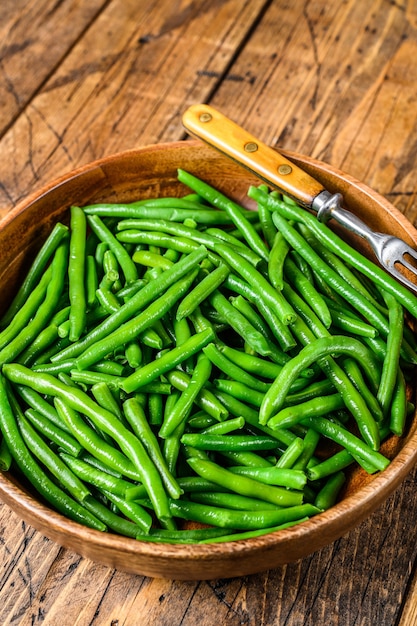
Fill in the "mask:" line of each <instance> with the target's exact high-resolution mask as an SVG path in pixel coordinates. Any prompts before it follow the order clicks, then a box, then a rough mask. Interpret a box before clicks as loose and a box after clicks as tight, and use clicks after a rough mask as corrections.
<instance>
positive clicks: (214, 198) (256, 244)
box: [178, 169, 269, 261]
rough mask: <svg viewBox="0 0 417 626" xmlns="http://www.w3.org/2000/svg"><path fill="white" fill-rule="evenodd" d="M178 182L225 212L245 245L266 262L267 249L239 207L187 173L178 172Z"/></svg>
mask: <svg viewBox="0 0 417 626" xmlns="http://www.w3.org/2000/svg"><path fill="white" fill-rule="evenodd" d="M178 180H179V181H180V182H182V183H184V185H187V186H188V187H190V188H191V189H193V190H194V191H196V192H197V193H198V194H199V195H200V196H202V197H203V198H204V199H205V200H207V202H209V203H210V204H211V205H213V206H215V207H216V208H218V209H221V210H223V211H225V212H226V213H227V214H228V215H229V216H230V218H231V219H232V221H233V223H234V224H235V226H236V227H237V228H238V230H239V231H240V232H241V234H242V236H243V237H244V238H245V240H246V242H247V244H248V245H249V247H250V248H252V249H253V250H254V251H255V252H256V253H257V254H259V256H260V257H262V258H263V259H264V260H265V261H267V260H268V256H269V255H268V249H267V247H266V246H265V244H264V242H263V241H262V239H261V238H260V236H259V235H258V233H257V232H256V230H255V229H254V228H253V226H252V225H251V223H250V222H249V221H248V220H247V219H246V217H245V216H244V214H243V213H242V209H241V207H240V206H239V205H238V204H236V203H235V202H233V201H232V200H230V199H229V198H227V197H226V196H224V195H223V194H221V193H220V192H219V191H217V190H216V189H214V188H213V187H211V186H210V185H208V184H207V183H204V182H203V181H202V180H200V179H198V178H196V177H195V176H193V175H192V174H190V173H189V172H185V171H184V170H181V169H179V170H178Z"/></svg>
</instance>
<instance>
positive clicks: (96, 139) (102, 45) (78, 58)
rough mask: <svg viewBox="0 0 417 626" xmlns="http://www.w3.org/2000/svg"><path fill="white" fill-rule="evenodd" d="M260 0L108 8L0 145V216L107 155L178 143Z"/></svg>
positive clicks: (132, 3)
mask: <svg viewBox="0 0 417 626" xmlns="http://www.w3.org/2000/svg"><path fill="white" fill-rule="evenodd" d="M264 4H265V0H251V1H250V2H249V1H246V2H244V3H242V2H241V1H240V0H233V1H231V0H229V1H225V0H215V1H214V2H207V1H205V0H197V1H194V2H185V3H183V2H160V1H158V0H153V1H151V2H146V3H145V2H137V0H113V1H112V2H110V3H108V6H107V7H106V10H103V11H102V12H101V13H100V15H99V16H98V17H97V19H96V20H95V22H94V24H92V26H91V27H90V28H89V29H88V30H87V31H86V32H85V34H84V36H83V37H82V38H81V39H80V41H78V42H77V44H76V45H74V47H73V48H72V49H70V50H68V54H67V56H66V57H65V58H64V59H63V60H62V63H61V64H60V65H59V67H58V68H57V70H56V72H54V73H53V75H52V76H51V77H50V78H49V80H48V81H47V82H46V83H45V84H44V85H43V87H42V90H41V91H40V92H39V93H37V94H36V95H35V96H34V98H33V99H32V100H31V101H30V102H29V103H28V105H27V106H26V107H25V110H24V112H23V113H22V114H21V115H20V116H19V117H18V118H17V119H16V121H15V123H14V124H13V126H12V128H11V129H10V130H9V131H8V132H7V133H6V134H5V135H4V137H3V138H2V139H1V140H0V156H5V155H6V154H7V155H8V157H9V158H8V165H7V166H6V167H4V168H3V170H2V173H1V179H0V212H1V211H3V214H4V211H5V210H7V209H9V208H10V207H11V205H13V204H15V203H16V202H17V201H18V200H19V199H20V198H22V197H23V196H25V195H26V194H27V193H28V192H29V191H30V190H31V189H32V188H33V186H34V185H39V184H40V183H41V182H46V181H47V180H49V179H51V178H54V177H56V176H57V175H59V174H62V173H64V172H67V171H69V170H71V169H73V168H74V167H77V166H78V165H82V164H84V163H87V162H88V161H91V160H94V159H96V158H100V157H102V156H105V155H107V154H111V153H113V152H118V151H120V150H126V149H129V148H134V147H138V146H139V145H145V144H149V143H157V142H160V141H170V140H173V139H179V138H180V137H182V136H183V134H184V132H183V130H182V127H181V122H180V112H181V111H182V109H184V108H185V106H186V105H187V104H191V103H192V102H195V101H203V100H206V99H207V98H209V97H210V94H211V91H212V90H213V86H215V85H216V83H217V82H218V80H219V78H218V77H219V76H222V75H223V73H224V72H225V71H226V70H227V68H228V66H229V64H230V63H231V61H232V59H233V55H234V53H235V51H236V50H237V49H239V47H240V46H241V45H242V44H243V42H244V40H245V37H246V36H247V34H248V32H249V30H250V28H251V25H252V24H253V23H254V21H255V20H256V18H257V16H258V14H259V12H260V11H261V9H262V8H263V5H264Z"/></svg>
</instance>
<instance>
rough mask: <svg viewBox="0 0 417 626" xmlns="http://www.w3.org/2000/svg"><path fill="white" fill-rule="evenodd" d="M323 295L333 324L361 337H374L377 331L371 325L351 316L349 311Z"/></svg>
mask: <svg viewBox="0 0 417 626" xmlns="http://www.w3.org/2000/svg"><path fill="white" fill-rule="evenodd" d="M323 297H324V299H325V301H326V302H327V307H328V309H329V311H330V315H331V320H332V325H333V326H335V327H336V328H340V330H343V331H345V332H347V333H350V334H353V335H359V336H361V337H371V338H374V337H376V336H377V334H378V331H377V330H376V329H375V328H374V327H373V326H371V325H370V324H368V323H367V322H364V321H363V320H361V319H359V317H353V315H352V313H351V312H350V311H348V310H346V309H345V310H343V309H342V307H340V306H338V305H337V304H336V303H335V302H334V301H330V299H328V298H326V297H325V296H323Z"/></svg>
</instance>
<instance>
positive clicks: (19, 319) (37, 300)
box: [0, 266, 52, 349]
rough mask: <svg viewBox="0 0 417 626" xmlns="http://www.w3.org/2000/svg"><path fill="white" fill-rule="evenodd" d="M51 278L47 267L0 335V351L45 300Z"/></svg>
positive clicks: (49, 268)
mask: <svg viewBox="0 0 417 626" xmlns="http://www.w3.org/2000/svg"><path fill="white" fill-rule="evenodd" d="M51 277H52V267H51V266H50V267H48V268H47V269H46V271H45V272H44V273H43V274H42V276H41V278H40V281H39V283H38V284H37V285H36V286H35V287H34V289H33V290H32V291H31V292H30V293H29V294H28V297H27V299H26V301H25V302H24V304H23V305H22V307H21V308H20V309H19V310H18V311H17V312H16V314H15V315H14V317H13V319H12V320H11V321H10V323H9V324H8V325H7V326H6V327H5V328H3V330H2V332H1V333H0V349H1V348H4V347H5V346H7V344H8V343H9V342H10V341H12V340H13V339H14V338H15V337H16V336H17V335H18V334H19V333H20V332H21V331H22V329H23V328H25V326H26V325H27V324H28V322H29V321H30V320H31V319H32V317H33V315H34V314H35V313H36V311H37V309H38V308H39V306H40V305H41V303H42V302H43V300H44V299H45V293H46V290H47V287H48V284H49V283H50V280H51Z"/></svg>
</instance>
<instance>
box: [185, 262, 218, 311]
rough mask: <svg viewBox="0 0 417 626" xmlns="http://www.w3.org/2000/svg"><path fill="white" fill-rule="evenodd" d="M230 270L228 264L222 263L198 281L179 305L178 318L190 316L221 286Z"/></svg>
mask: <svg viewBox="0 0 417 626" xmlns="http://www.w3.org/2000/svg"><path fill="white" fill-rule="evenodd" d="M229 272H230V270H229V268H228V267H227V265H225V264H224V263H222V264H221V265H219V266H218V267H217V268H215V269H214V270H213V271H212V272H210V273H209V274H207V276H205V277H204V278H203V279H202V280H201V281H200V282H199V283H197V285H195V287H193V289H191V291H190V292H189V293H188V294H187V295H186V296H185V297H184V298H183V300H182V301H181V302H180V304H179V305H178V308H177V313H176V318H177V320H181V319H183V318H184V317H189V316H190V315H191V314H192V313H193V311H195V309H196V308H197V307H198V306H199V305H200V304H201V303H202V302H203V301H204V300H206V298H208V296H209V295H210V294H211V293H212V292H213V291H214V290H215V289H217V287H220V285H221V284H222V283H223V282H224V281H225V280H226V278H227V276H228V274H229Z"/></svg>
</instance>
